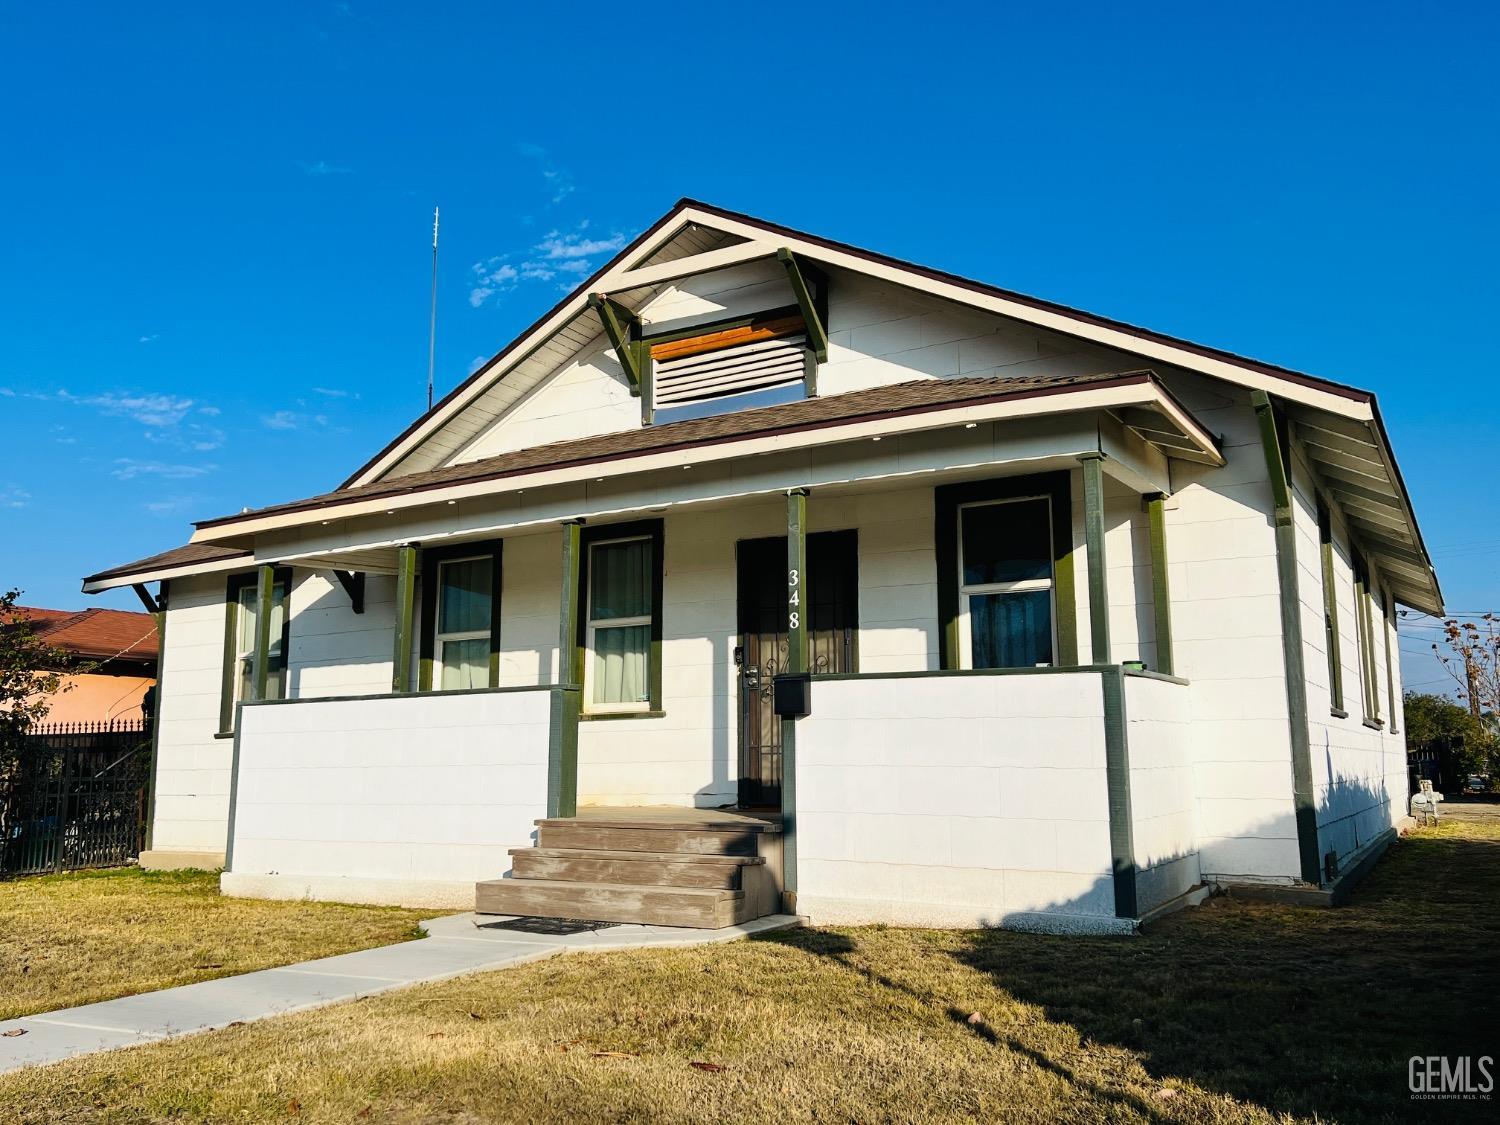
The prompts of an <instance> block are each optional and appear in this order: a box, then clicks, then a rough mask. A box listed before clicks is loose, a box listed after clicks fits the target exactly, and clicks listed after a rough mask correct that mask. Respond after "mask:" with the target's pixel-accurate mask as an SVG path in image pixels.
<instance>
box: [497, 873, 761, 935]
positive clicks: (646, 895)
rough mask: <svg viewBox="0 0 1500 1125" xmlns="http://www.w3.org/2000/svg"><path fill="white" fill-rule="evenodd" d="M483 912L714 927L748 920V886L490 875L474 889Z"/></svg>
mask: <svg viewBox="0 0 1500 1125" xmlns="http://www.w3.org/2000/svg"><path fill="white" fill-rule="evenodd" d="M474 898H475V902H474V909H475V911H476V912H477V913H479V914H514V915H522V916H527V917H537V918H586V919H588V920H589V921H593V922H635V923H641V924H645V925H650V926H687V927H691V928H693V929H704V930H714V929H720V928H722V927H724V926H733V925H737V924H739V923H740V922H744V921H748V920H749V915H748V913H747V911H748V907H747V905H746V899H745V893H744V892H743V891H731V890H723V889H714V888H706V887H652V886H637V885H633V884H626V883H585V882H567V881H560V880H553V879H488V880H486V881H484V882H482V883H480V884H478V886H477V887H476V888H475V896H474Z"/></svg>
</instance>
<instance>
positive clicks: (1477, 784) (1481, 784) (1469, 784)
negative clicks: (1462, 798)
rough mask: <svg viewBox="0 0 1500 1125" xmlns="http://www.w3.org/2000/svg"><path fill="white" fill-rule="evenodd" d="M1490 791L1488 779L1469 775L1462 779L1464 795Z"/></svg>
mask: <svg viewBox="0 0 1500 1125" xmlns="http://www.w3.org/2000/svg"><path fill="white" fill-rule="evenodd" d="M1489 791H1490V779H1489V778H1487V777H1485V776H1484V775H1482V774H1477V773H1471V774H1470V775H1469V776H1468V777H1466V778H1464V792H1465V793H1488V792H1489Z"/></svg>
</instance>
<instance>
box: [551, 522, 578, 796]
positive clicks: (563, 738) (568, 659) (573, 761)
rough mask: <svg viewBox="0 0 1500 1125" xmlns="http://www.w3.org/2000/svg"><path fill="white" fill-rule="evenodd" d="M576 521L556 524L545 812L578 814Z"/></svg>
mask: <svg viewBox="0 0 1500 1125" xmlns="http://www.w3.org/2000/svg"><path fill="white" fill-rule="evenodd" d="M582 530H583V521H582V520H564V521H563V525H562V601H561V604H560V605H559V606H558V628H557V686H556V687H555V688H554V689H553V692H552V712H551V733H550V736H549V739H548V745H547V815H548V816H549V817H557V816H577V815H578V715H579V711H580V710H581V707H582V702H583V690H582V686H581V684H580V679H581V677H580V675H579V673H580V671H581V669H580V668H579V666H578V656H579V653H578V574H579V568H580V567H581V565H582V563H583V543H582Z"/></svg>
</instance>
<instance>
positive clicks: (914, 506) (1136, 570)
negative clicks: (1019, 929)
mask: <svg viewBox="0 0 1500 1125" xmlns="http://www.w3.org/2000/svg"><path fill="white" fill-rule="evenodd" d="M1132 385H1134V384H1132ZM1142 385H1143V386H1145V387H1146V389H1147V390H1150V389H1151V388H1152V387H1154V384H1149V383H1148V384H1142ZM1132 393H1135V392H1133V391H1132ZM1152 393H1155V392H1154V391H1153V392H1152ZM1129 417H1130V418H1131V420H1132V422H1133V423H1134V424H1135V425H1136V426H1137V427H1138V428H1139V430H1140V431H1144V432H1149V433H1151V434H1152V435H1153V437H1152V441H1154V440H1157V439H1161V440H1165V436H1164V432H1163V431H1158V430H1149V429H1148V428H1147V427H1146V426H1145V425H1144V422H1143V420H1141V419H1139V418H1136V417H1135V416H1134V415H1130V416H1129ZM1162 424H1164V423H1162ZM1179 440H1181V439H1179ZM1152 441H1148V440H1147V439H1146V438H1144V437H1142V436H1141V432H1138V430H1137V429H1132V428H1130V427H1129V426H1125V425H1122V424H1121V423H1120V422H1118V421H1117V420H1116V419H1114V418H1113V416H1112V415H1109V414H1105V413H1099V412H1094V411H1082V412H1076V413H1074V412H1063V413H1061V414H1056V415H1052V416H1049V417H1045V418H1037V419H1030V420H1027V421H1025V422H1024V423H1022V422H1019V421H1015V420H1011V421H989V422H977V421H970V420H966V416H959V417H958V418H957V419H956V420H955V423H954V429H951V430H948V431H945V432H943V433H941V434H934V433H928V432H922V433H917V434H913V435H904V434H898V435H888V434H878V433H877V434H874V435H872V436H871V437H870V438H869V443H868V445H867V446H866V447H864V449H860V448H858V447H851V446H849V445H848V444H845V445H842V446H828V447H824V448H821V449H812V450H809V451H807V452H806V453H804V454H799V455H798V456H797V457H796V458H794V460H795V467H794V468H792V469H791V470H790V471H791V472H792V473H794V474H795V475H797V476H799V477H801V478H802V479H804V480H806V479H811V480H812V482H813V483H812V484H811V485H804V486H797V487H788V488H782V487H780V486H779V483H778V478H781V477H783V476H784V475H785V473H786V472H787V470H785V469H783V468H782V467H780V466H776V467H773V468H767V467H766V465H767V462H763V461H754V460H750V461H746V462H743V463H740V464H737V465H733V466H726V467H724V468H722V469H713V468H712V466H710V467H709V471H707V472H705V471H703V470H701V469H700V468H699V467H697V466H695V465H682V466H679V467H678V469H677V475H678V477H681V478H684V479H688V478H690V480H691V483H689V484H688V485H686V486H685V487H684V486H683V485H682V484H681V483H680V481H678V480H677V479H676V478H674V487H673V488H672V489H670V490H669V489H668V488H667V486H666V484H665V482H664V481H662V480H657V479H655V478H651V479H644V480H641V481H639V482H636V483H632V484H631V485H630V486H629V490H628V492H626V493H620V492H617V491H615V490H612V489H611V488H609V487H608V486H607V482H605V479H604V478H600V479H599V481H598V482H596V484H597V485H600V486H601V487H598V488H592V487H591V488H589V489H587V490H586V491H585V493H584V494H581V498H580V494H578V493H570V494H568V495H567V496H566V497H563V496H559V498H558V499H557V500H555V501H553V500H547V501H533V500H532V498H531V497H530V496H529V495H527V496H524V497H523V496H522V495H521V492H520V491H519V490H518V492H517V493H516V496H515V497H514V498H512V499H510V500H508V501H506V502H504V503H503V504H502V503H501V502H500V501H499V500H497V499H496V498H494V497H492V496H486V497H483V498H482V499H481V501H480V503H481V504H482V505H483V507H482V508H473V509H465V508H462V507H459V508H457V510H456V511H454V512H453V514H452V515H451V516H446V517H440V516H437V515H434V516H432V517H431V519H430V520H429V522H428V523H426V524H422V525H420V526H412V527H411V529H410V534H411V538H410V539H407V540H405V541H403V542H400V543H399V544H398V545H395V546H390V545H388V544H389V540H387V541H386V543H385V544H382V543H381V542H380V541H379V539H378V536H379V535H382V534H384V535H389V533H390V531H389V527H386V528H385V529H384V530H381V528H380V527H379V526H378V525H379V524H381V523H382V522H384V523H385V524H389V522H390V521H389V520H385V521H380V520H374V521H373V522H372V523H371V526H370V527H369V528H366V529H364V530H359V529H354V528H345V529H342V530H339V531H337V532H335V531H333V530H328V529H323V530H320V531H319V532H318V533H317V535H316V536H315V537H314V539H313V541H312V542H308V541H306V540H303V541H302V542H301V545H300V546H299V547H296V548H295V549H294V548H293V547H291V545H290V543H291V541H290V540H288V541H287V542H286V544H285V545H283V544H282V543H281V541H280V540H278V539H271V540H270V541H268V543H267V544H265V545H261V544H259V543H257V546H256V553H257V556H258V557H259V558H260V559H261V560H263V561H262V562H261V563H260V566H259V569H258V576H257V580H256V583H255V589H254V598H253V601H252V602H247V603H245V608H244V610H243V612H244V613H246V614H253V622H254V628H253V630H252V632H253V640H254V648H253V651H251V652H249V653H247V654H246V656H245V658H244V664H243V669H244V670H243V673H242V674H241V675H240V676H239V681H240V682H242V683H243V684H244V689H245V690H244V694H243V696H242V698H241V701H240V703H239V706H238V709H237V712H236V714H235V718H234V722H233V732H234V737H235V759H234V766H233V770H232V777H233V782H232V790H231V809H230V844H229V854H228V863H227V868H228V870H227V871H226V874H225V876H224V887H225V889H226V891H228V892H230V893H237V894H267V895H275V896H279V897H280V896H284V897H342V898H349V897H351V896H352V897H356V898H363V899H367V900H373V901H400V902H410V903H417V904H421V905H430V906H441V907H450V906H451V907H462V908H469V907H470V906H472V905H473V904H474V902H475V894H476V891H475V888H476V886H477V888H478V891H477V896H478V905H479V909H480V911H481V912H486V913H497V914H527V915H545V916H554V917H557V916H562V917H578V918H587V919H592V920H598V921H628V922H641V921H648V920H657V921H660V922H662V923H665V924H673V925H684V926H703V927H713V926H722V925H730V924H735V923H737V922H741V921H744V920H747V919H750V918H754V917H759V916H762V915H765V914H770V913H776V912H780V911H782V910H785V911H788V912H796V911H797V910H799V909H801V910H803V911H804V912H806V908H807V907H808V906H809V904H811V903H816V904H817V912H818V914H819V915H820V916H828V917H840V918H850V919H859V920H870V921H881V920H889V918H890V917H891V916H893V915H898V916H900V917H901V918H903V919H906V920H911V921H923V920H933V919H942V920H944V921H943V922H941V923H939V924H996V923H1001V922H1009V923H1013V924H1020V925H1032V924H1037V919H1047V918H1049V917H1051V916H1054V915H1057V916H1067V917H1068V918H1070V919H1073V920H1072V921H1069V922H1067V923H1066V925H1067V926H1077V927H1082V928H1090V927H1092V928H1096V929H1097V928H1105V929H1109V928H1117V927H1118V926H1120V925H1124V926H1126V927H1129V926H1132V925H1134V919H1136V918H1137V917H1139V916H1140V914H1142V913H1144V912H1145V911H1147V910H1149V909H1151V908H1152V907H1154V906H1156V905H1159V904H1160V902H1162V901H1166V900H1167V899H1170V898H1172V897H1174V896H1176V895H1177V894H1180V893H1182V892H1183V890H1185V888H1186V886H1188V885H1191V883H1193V882H1196V881H1197V880H1196V867H1195V863H1196V852H1195V851H1194V849H1193V846H1192V836H1193V834H1192V830H1191V826H1190V825H1188V826H1187V827H1184V826H1183V823H1182V821H1183V818H1184V816H1186V817H1187V819H1188V820H1189V821H1190V820H1191V816H1190V814H1189V813H1185V812H1184V804H1185V803H1190V800H1191V798H1190V796H1184V795H1183V793H1184V789H1183V786H1184V785H1185V786H1187V790H1188V791H1190V788H1191V781H1190V779H1187V780H1184V778H1185V773H1186V772H1187V771H1186V768H1185V765H1184V763H1183V761H1182V760H1181V759H1182V757H1183V755H1184V754H1185V749H1184V744H1183V741H1182V740H1181V739H1179V738H1177V734H1176V729H1177V727H1176V726H1172V728H1171V729H1172V731H1173V732H1174V733H1173V734H1172V737H1171V739H1168V741H1169V742H1170V744H1171V745H1170V747H1169V756H1171V757H1172V759H1173V760H1172V762H1171V764H1170V766H1169V767H1167V770H1168V772H1169V773H1170V774H1171V777H1172V782H1171V787H1172V789H1173V796H1172V798H1171V801H1172V802H1174V803H1172V805H1171V808H1169V809H1167V810H1166V814H1165V815H1167V817H1168V819H1169V820H1171V821H1172V825H1173V827H1172V831H1171V833H1170V835H1171V840H1170V848H1171V849H1175V850H1172V852H1171V855H1170V856H1168V857H1166V858H1167V859H1169V860H1170V863H1171V866H1172V871H1173V874H1172V875H1171V876H1170V877H1164V878H1161V879H1159V880H1158V881H1159V882H1160V883H1161V886H1162V887H1163V888H1165V890H1163V891H1162V892H1161V893H1158V891H1157V890H1156V889H1154V888H1145V887H1143V885H1142V884H1143V881H1144V880H1146V879H1147V878H1148V873H1150V872H1152V871H1154V870H1155V869H1156V868H1157V867H1159V866H1160V864H1159V863H1154V862H1148V863H1145V864H1142V863H1140V858H1141V857H1140V856H1138V855H1137V854H1136V850H1135V847H1134V844H1133V843H1132V840H1133V833H1135V831H1136V828H1137V825H1136V824H1135V822H1134V821H1133V819H1132V817H1133V814H1132V811H1131V806H1130V797H1129V789H1130V779H1131V774H1132V767H1131V764H1130V760H1129V755H1128V752H1127V744H1128V741H1129V737H1128V734H1127V730H1126V726H1125V723H1126V719H1125V713H1126V711H1125V703H1126V699H1127V697H1132V698H1134V697H1139V700H1138V702H1136V703H1135V704H1134V706H1133V708H1132V718H1131V720H1130V721H1131V722H1132V723H1138V722H1146V724H1147V725H1146V726H1137V727H1136V729H1137V730H1139V731H1140V732H1142V733H1140V734H1138V736H1137V737H1138V740H1139V739H1145V738H1146V732H1147V731H1148V729H1149V730H1150V732H1151V737H1152V738H1155V737H1156V733H1157V732H1156V729H1155V728H1152V727H1150V723H1151V722H1154V721H1156V720H1157V719H1158V718H1160V719H1162V721H1164V722H1166V723H1168V724H1177V725H1180V724H1181V723H1182V722H1183V721H1184V720H1183V718H1182V715H1183V714H1184V713H1185V711H1184V708H1185V705H1184V704H1183V702H1182V697H1183V694H1184V692H1185V687H1184V686H1183V682H1182V681H1179V680H1176V679H1173V678H1172V676H1171V672H1172V670H1173V668H1174V650H1173V643H1172V628H1171V605H1172V603H1171V598H1170V594H1169V589H1170V583H1169V581H1168V568H1167V565H1168V564H1167V555H1166V551H1167V537H1166V534H1165V527H1166V513H1167V510H1168V508H1169V507H1170V504H1171V501H1170V498H1169V495H1168V490H1169V487H1170V484H1171V478H1170V473H1169V472H1168V471H1167V456H1166V454H1164V453H1163V451H1162V449H1161V448H1159V447H1158V446H1157V445H1154V444H1152ZM876 442H880V443H882V444H875V443H876ZM1173 448H1174V455H1175V446H1174V447H1173ZM1197 455H1198V456H1202V457H1207V458H1210V459H1213V458H1216V457H1217V456H1218V454H1217V453H1216V451H1214V450H1213V449H1212V448H1211V447H1210V449H1209V451H1208V452H1206V453H1199V454H1197ZM700 493H701V495H700ZM449 503H450V504H451V503H453V502H452V501H449ZM506 505H509V507H508V509H507V507H506ZM533 505H537V507H533ZM563 505H565V506H563ZM580 505H581V506H582V511H583V514H570V513H577V512H579V511H580ZM560 506H561V507H560ZM507 511H508V512H509V514H508V515H507V514H506V512H507ZM385 515H386V516H387V517H390V516H394V515H395V513H394V511H392V512H387V513H385ZM503 520H508V521H509V522H508V523H505V522H497V521H503ZM484 521H489V522H488V523H487V524H485V525H484V526H480V527H475V526H474V525H475V524H476V523H480V524H484ZM330 568H332V569H333V570H334V571H335V572H336V574H337V580H336V581H335V580H334V579H332V578H330V577H329V576H328V574H329V570H330ZM342 568H348V569H347V570H343V569H342ZM356 573H357V574H360V575H368V576H369V578H368V580H367V581H366V580H365V579H363V578H356V577H355V574H356ZM1112 575H1113V582H1112V580H1111V579H1112ZM345 598H347V609H343V608H341V606H340V602H341V601H343V600H344V599H345ZM278 613H280V614H281V620H282V636H281V639H280V651H281V653H282V654H284V656H282V657H281V658H280V661H278V654H277V652H276V651H275V648H276V646H275V642H274V639H273V638H274V636H275V630H274V629H273V626H272V622H273V621H274V620H275V619H276V617H277V615H278ZM340 615H342V616H340ZM361 616H363V617H366V618H367V619H368V618H374V620H367V621H358V620H356V619H357V618H359V617H361ZM231 621H233V617H231ZM385 622H389V626H388V628H389V630H390V631H389V632H388V633H384V634H382V632H381V628H382V626H383V624H384V623H385ZM309 626H312V627H313V628H315V630H316V632H313V631H312V629H309ZM375 645H379V646H381V647H384V648H385V651H386V652H388V653H390V657H389V663H388V664H387V665H386V667H388V668H389V677H390V690H389V691H387V692H379V693H375V694H371V693H370V692H369V691H368V690H366V691H363V692H359V693H358V694H349V695H339V694H336V693H333V692H331V691H330V690H329V688H330V686H332V685H333V684H335V683H337V682H338V680H337V679H336V677H340V676H345V675H347V674H348V673H347V670H348V669H350V668H354V667H358V668H365V667H371V666H374V667H378V666H379V665H378V664H375V663H374V662H375V660H377V659H378V657H377V656H376V655H375V653H374V652H373V651H369V646H375ZM360 646H364V647H360ZM278 662H279V663H280V664H281V667H279V668H278V667H277V665H278ZM1127 662H1128V663H1129V664H1130V665H1131V668H1130V671H1129V673H1128V674H1127V672H1126V670H1124V665H1125V664H1126V663H1127ZM1147 668H1150V669H1152V670H1155V671H1157V672H1160V673H1161V674H1160V675H1154V674H1148V673H1147V672H1146V669H1147ZM358 675H359V676H361V677H365V676H367V673H365V672H362V671H361V672H359V673H358ZM277 696H280V697H281V698H276V697H277ZM1148 697H1149V698H1148ZM939 698H940V699H943V700H945V701H946V702H945V703H944V707H943V709H938V710H935V709H934V707H935V704H934V702H933V701H934V700H935V699H939ZM851 701H852V702H851ZM1039 701H1045V705H1044V704H1043V703H1042V702H1039ZM1138 711H1139V712H1151V714H1150V715H1144V716H1140V717H1138V716H1137V714H1136V712H1138ZM1158 711H1160V712H1161V715H1157V714H1156V712H1158ZM876 716H888V719H889V721H887V722H877V721H875V717H876ZM1174 716H1176V717H1174ZM850 724H852V725H850ZM894 731H900V732H902V734H901V739H902V741H901V742H900V743H899V744H894V745H893V744H889V743H888V742H887V741H884V739H885V738H886V737H887V736H889V735H890V734H891V732H894ZM1142 745H1143V747H1144V746H1145V743H1144V742H1143V743H1142ZM953 755H957V758H955V757H953ZM1152 776H1153V777H1157V776H1165V775H1152ZM799 788H800V789H801V796H799ZM945 800H946V801H947V802H948V804H947V807H944V806H943V801H945ZM736 810H744V811H743V812H741V811H736ZM1152 815H1153V816H1154V815H1155V814H1152ZM1063 825H1071V827H1070V828H1068V830H1067V831H1065V830H1064V828H1063V827H1060V826H1063ZM1075 829H1076V830H1075ZM974 832H978V833H980V836H978V837H976V836H973V835H972V833H974ZM966 833H969V835H966ZM799 852H800V854H801V860H800V861H799ZM1153 858H1154V859H1155V860H1160V859H1162V855H1161V854H1155V855H1154V857H1153ZM1138 868H1139V874H1140V875H1141V879H1138V878H1137V875H1138V870H1137V869H1138ZM1190 869H1191V870H1190ZM1179 875H1180V876H1181V877H1179ZM1184 879H1186V880H1187V882H1186V883H1184V881H1183V880H1184ZM1168 891H1169V892H1170V893H1167V892H1168ZM1080 919H1081V921H1080Z"/></svg>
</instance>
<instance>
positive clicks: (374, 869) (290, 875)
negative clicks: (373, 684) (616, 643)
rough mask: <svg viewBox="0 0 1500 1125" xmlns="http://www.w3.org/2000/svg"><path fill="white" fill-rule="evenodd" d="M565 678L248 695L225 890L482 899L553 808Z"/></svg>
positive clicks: (342, 898)
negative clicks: (550, 684)
mask: <svg viewBox="0 0 1500 1125" xmlns="http://www.w3.org/2000/svg"><path fill="white" fill-rule="evenodd" d="M555 690H556V689H549V688H531V689H519V690H504V689H502V690H496V691H475V692H446V693H443V694H442V695H440V696H434V695H393V696H387V697H384V698H373V699H372V698H364V699H324V700H309V701H306V702H302V701H293V702H284V703H278V702H271V703H262V704H248V705H245V706H244V707H242V709H241V712H240V717H239V724H238V731H239V737H238V739H237V747H238V749H237V763H236V771H235V787H234V793H233V798H232V805H231V813H230V850H229V858H228V864H227V867H228V870H226V871H225V872H224V874H223V876H221V887H222V889H223V891H224V893H225V894H230V895H241V896H246V897H255V898H283V899H304V898H306V899H326V900H332V901H339V902H370V903H390V904H399V905H406V906H423V907H437V908H443V909H450V908H451V909H473V906H474V884H475V883H476V882H477V881H478V880H480V879H494V878H498V877H500V876H502V875H504V874H505V873H507V872H508V871H509V870H510V854H509V852H510V849H511V848H517V847H526V846H529V845H530V844H531V843H532V842H533V832H534V828H533V821H535V820H536V819H537V818H539V817H542V816H545V815H546V807H547V747H548V731H549V713H550V705H551V699H552V695H553V694H554V691H555Z"/></svg>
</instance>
